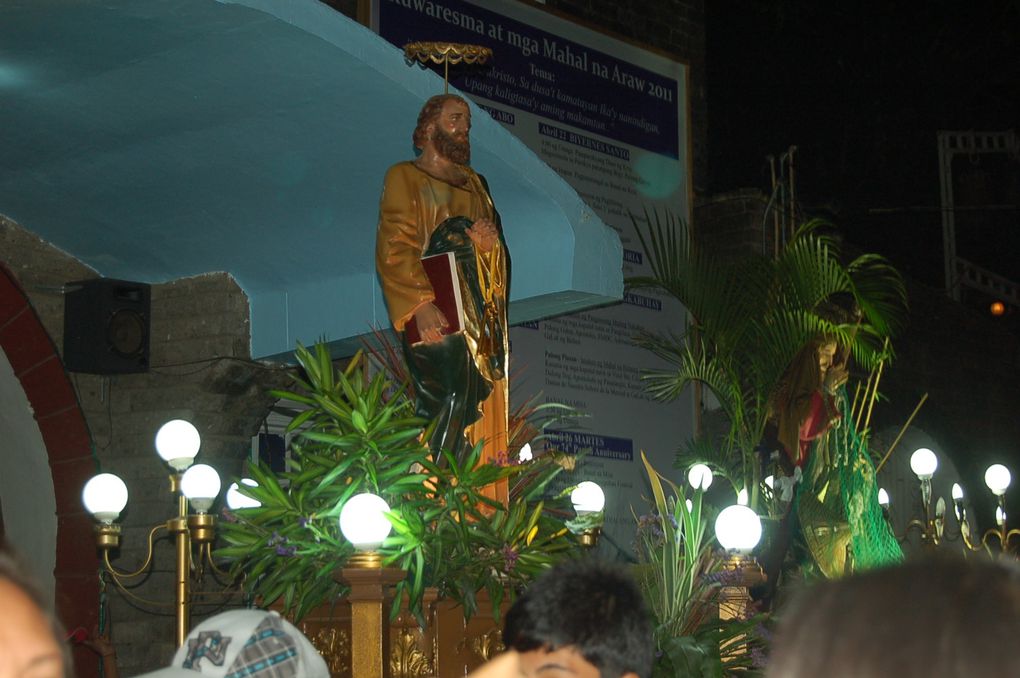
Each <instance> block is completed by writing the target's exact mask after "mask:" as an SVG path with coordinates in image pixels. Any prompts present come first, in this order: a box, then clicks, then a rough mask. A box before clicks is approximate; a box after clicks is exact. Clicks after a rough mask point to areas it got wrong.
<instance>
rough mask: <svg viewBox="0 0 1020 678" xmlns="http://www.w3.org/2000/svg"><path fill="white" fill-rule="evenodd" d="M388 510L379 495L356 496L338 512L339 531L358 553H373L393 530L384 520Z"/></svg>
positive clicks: (364, 494) (363, 494)
mask: <svg viewBox="0 0 1020 678" xmlns="http://www.w3.org/2000/svg"><path fill="white" fill-rule="evenodd" d="M389 510H390V506H389V504H387V503H386V500H384V499H383V498H382V497H380V496H379V495H376V494H371V493H369V492H365V493H362V494H356V495H354V496H353V497H351V498H350V499H348V500H347V503H346V504H344V507H343V509H342V510H341V511H340V531H341V532H342V533H343V535H344V537H345V538H346V539H347V541H349V542H351V544H352V545H353V546H354V548H356V549H357V550H358V551H363V552H372V551H375V550H376V549H378V548H379V547H380V546H382V544H383V541H385V539H386V537H387V535H389V533H390V530H391V529H392V528H393V526H392V525H391V524H390V521H389V520H388V519H387V518H386V514H387V513H388V512H389Z"/></svg>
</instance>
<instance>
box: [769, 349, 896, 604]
mask: <svg viewBox="0 0 1020 678" xmlns="http://www.w3.org/2000/svg"><path fill="white" fill-rule="evenodd" d="M847 360H848V351H847V350H845V349H842V347H840V346H838V344H837V342H836V341H835V340H834V339H832V338H830V337H825V336H821V337H818V338H816V339H815V340H813V341H810V342H808V343H807V344H806V345H805V346H804V347H803V348H802V349H801V350H800V351H799V352H798V353H797V355H796V356H795V357H794V359H793V360H792V361H791V363H790V365H789V367H788V368H787V370H786V372H785V374H784V376H783V380H782V382H781V383H780V385H779V387H778V388H777V390H776V393H775V395H774V396H773V399H772V413H773V423H774V426H775V437H776V439H777V440H776V441H777V442H778V447H779V448H780V450H779V453H780V454H779V459H778V462H779V463H778V466H779V470H780V477H779V478H777V479H776V482H775V487H776V492H777V494H778V495H779V497H780V499H781V501H783V502H784V503H785V502H789V503H788V504H787V512H786V514H785V515H784V516H783V519H782V522H781V524H780V529H779V534H778V535H777V538H776V540H775V543H774V544H773V548H772V549H771V552H770V553H769V554H768V555H767V556H766V557H765V560H766V570H767V571H769V572H768V574H769V578H770V580H771V581H770V588H771V589H772V590H771V591H770V593H773V592H774V587H775V585H776V582H775V578H776V577H777V576H778V574H779V570H780V569H781V567H782V561H783V560H784V558H785V556H786V553H787V550H788V548H789V545H790V542H791V540H792V539H793V537H794V536H795V534H794V533H795V527H796V526H799V536H800V538H801V539H802V542H803V546H804V547H806V551H807V552H808V553H809V554H810V560H811V562H812V563H813V565H814V566H815V567H817V569H818V570H819V571H820V572H821V574H822V575H824V576H825V577H828V578H832V577H839V576H842V575H844V574H848V573H849V572H850V571H852V570H853V569H855V568H867V567H873V566H876V565H881V564H886V563H891V562H896V561H897V560H899V559H901V558H902V552H901V551H900V549H899V545H898V544H897V543H896V541H895V539H894V538H893V537H892V534H891V532H890V531H889V528H888V525H887V524H886V523H885V521H884V519H883V517H882V514H881V509H880V508H879V505H878V500H877V492H878V487H877V483H876V480H875V467H874V465H873V464H872V462H871V458H870V457H869V456H868V453H867V448H866V445H865V442H864V440H863V439H862V438H861V436H860V435H859V433H858V431H857V430H856V428H855V422H854V417H853V416H852V414H851V410H852V408H851V407H850V405H849V404H848V403H847V397H846V389H845V387H844V385H845V384H846V381H847V377H848V371H847Z"/></svg>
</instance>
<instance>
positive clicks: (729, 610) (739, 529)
mask: <svg viewBox="0 0 1020 678" xmlns="http://www.w3.org/2000/svg"><path fill="white" fill-rule="evenodd" d="M761 533H762V527H761V518H759V517H758V514H757V513H755V512H754V511H753V510H752V509H751V508H750V507H748V506H744V505H743V504H734V505H733V506H727V507H726V508H724V509H723V510H722V511H720V512H719V515H718V517H717V518H716V519H715V538H716V540H717V541H718V542H719V545H720V546H722V548H723V549H725V550H726V553H727V555H728V558H727V560H726V563H725V564H724V565H723V569H724V570H725V571H728V572H730V573H732V574H731V575H730V580H729V582H728V583H729V585H727V586H723V587H722V591H721V593H720V602H719V618H720V619H746V618H747V613H748V611H749V609H750V606H751V594H750V592H749V591H748V589H750V588H752V587H754V586H759V585H760V584H763V583H765V573H764V572H762V569H761V566H760V565H758V562H757V561H756V560H755V559H754V558H753V557H751V555H750V554H751V551H753V550H754V548H755V547H756V546H757V545H758V542H759V541H761Z"/></svg>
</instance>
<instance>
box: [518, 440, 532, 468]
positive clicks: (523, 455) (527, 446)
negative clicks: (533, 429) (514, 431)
mask: <svg viewBox="0 0 1020 678" xmlns="http://www.w3.org/2000/svg"><path fill="white" fill-rule="evenodd" d="M534 458H535V455H534V454H533V453H532V452H531V443H524V447H522V448H521V451H520V452H518V453H517V459H518V460H519V461H520V462H521V463H522V464H523V463H524V462H526V461H531V460H532V459H534Z"/></svg>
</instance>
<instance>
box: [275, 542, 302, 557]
mask: <svg viewBox="0 0 1020 678" xmlns="http://www.w3.org/2000/svg"><path fill="white" fill-rule="evenodd" d="M296 553H297V546H284V545H282V544H280V545H278V546H277V547H276V555H278V556H284V557H286V558H290V557H292V556H293V555H294V554H296Z"/></svg>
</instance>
